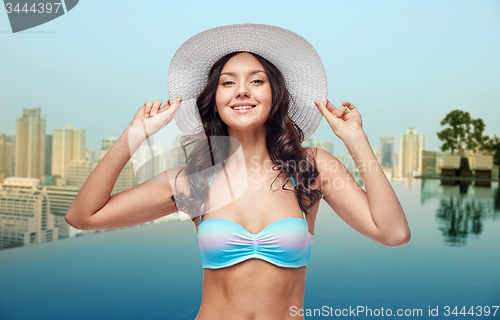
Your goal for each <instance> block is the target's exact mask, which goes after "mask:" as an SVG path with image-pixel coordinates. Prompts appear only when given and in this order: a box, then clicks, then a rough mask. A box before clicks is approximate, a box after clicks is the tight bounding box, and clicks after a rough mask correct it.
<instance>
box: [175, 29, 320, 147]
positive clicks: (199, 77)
mask: <svg viewBox="0 0 500 320" xmlns="http://www.w3.org/2000/svg"><path fill="white" fill-rule="evenodd" d="M236 51H247V52H251V53H256V54H258V55H260V56H261V57H263V58H265V59H267V60H268V61H270V62H272V63H273V64H274V65H275V66H276V67H277V68H278V69H279V70H280V71H281V73H282V74H283V76H284V78H285V83H286V87H287V89H288V91H289V93H290V95H291V101H290V107H289V111H288V114H289V116H290V118H291V119H292V120H293V121H294V122H295V123H296V124H297V125H298V127H299V128H301V129H302V131H303V133H304V140H305V139H307V138H309V137H310V136H311V134H312V133H313V132H314V131H315V130H316V128H317V127H318V126H319V124H320V122H321V118H322V114H321V112H320V111H319V110H318V108H317V107H316V105H315V104H314V101H315V100H321V101H322V102H323V103H325V104H326V99H327V82H326V73H325V69H324V67H323V63H322V62H321V59H320V57H319V55H318V53H317V52H316V50H315V49H314V47H313V46H312V45H311V44H310V43H309V42H307V40H305V39H304V38H302V37H301V36H299V35H298V34H296V33H294V32H292V31H290V30H287V29H283V28H280V27H275V26H270V25H265V24H251V23H244V24H235V25H229V26H223V27H218V28H213V29H209V30H206V31H203V32H201V33H198V34H197V35H195V36H193V37H191V38H189V39H188V40H187V41H186V42H184V43H183V44H182V45H181V46H180V48H179V49H178V50H177V51H176V52H175V54H174V56H173V58H172V61H171V62H170V67H169V70H168V93H169V97H170V98H171V99H172V101H173V99H175V98H177V97H181V98H182V102H181V104H180V105H179V109H178V110H177V111H176V112H175V114H174V118H175V122H176V124H177V127H178V128H179V129H180V130H181V131H182V132H183V133H185V134H188V135H191V134H199V133H201V131H202V128H203V127H202V122H201V117H200V113H199V111H198V107H197V106H196V99H197V98H198V96H199V95H200V93H201V92H202V91H203V89H204V88H205V86H206V84H207V81H208V73H209V71H210V69H211V68H212V66H213V65H214V63H215V62H217V61H218V60H219V59H220V58H222V57H223V56H225V55H226V54H229V53H232V52H236Z"/></svg>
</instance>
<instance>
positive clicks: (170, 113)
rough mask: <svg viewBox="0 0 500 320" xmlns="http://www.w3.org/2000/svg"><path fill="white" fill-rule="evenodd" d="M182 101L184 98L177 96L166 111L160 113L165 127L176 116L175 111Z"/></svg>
mask: <svg viewBox="0 0 500 320" xmlns="http://www.w3.org/2000/svg"><path fill="white" fill-rule="evenodd" d="M181 102H182V98H177V99H176V100H174V102H173V103H172V104H171V105H170V106H169V108H168V109H167V108H165V111H163V112H161V113H158V114H161V117H160V118H161V122H163V126H162V127H161V128H163V127H165V126H166V125H167V124H168V123H170V121H172V119H173V118H174V113H175V112H176V111H177V109H179V105H180V104H181Z"/></svg>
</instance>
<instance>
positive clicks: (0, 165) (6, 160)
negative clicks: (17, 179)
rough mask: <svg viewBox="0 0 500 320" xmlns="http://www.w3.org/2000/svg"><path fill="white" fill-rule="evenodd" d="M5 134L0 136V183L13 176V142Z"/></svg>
mask: <svg viewBox="0 0 500 320" xmlns="http://www.w3.org/2000/svg"><path fill="white" fill-rule="evenodd" d="M9 138H12V137H9V136H7V135H6V134H5V133H3V134H0V183H2V181H3V179H5V178H9V177H12V176H13V175H14V161H13V159H14V154H15V149H14V142H12V141H9Z"/></svg>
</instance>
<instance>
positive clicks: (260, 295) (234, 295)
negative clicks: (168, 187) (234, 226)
mask: <svg viewBox="0 0 500 320" xmlns="http://www.w3.org/2000/svg"><path fill="white" fill-rule="evenodd" d="M269 174H270V173H268V175H269ZM273 174H274V175H273V177H272V178H271V179H269V178H268V179H266V178H264V177H260V176H255V175H253V176H252V177H250V176H249V177H248V183H249V185H248V189H247V190H246V191H245V193H244V194H243V195H242V196H241V197H239V198H237V199H236V200H235V201H234V202H231V203H230V204H228V205H225V206H222V207H221V208H220V209H216V210H213V211H210V210H209V212H208V213H206V214H205V215H203V218H202V221H206V220H208V219H212V218H223V219H228V220H231V221H234V222H236V223H238V224H240V225H241V226H242V227H243V228H245V229H246V230H248V231H249V232H250V233H253V234H257V233H259V232H260V231H262V230H263V229H264V228H265V227H267V226H269V225H270V224H271V223H273V222H276V221H278V220H280V219H283V218H290V217H296V218H300V219H303V214H302V211H301V209H300V206H299V203H298V200H297V196H296V194H295V193H294V192H292V191H286V190H281V184H282V183H283V182H284V181H285V179H286V176H285V174H281V176H280V178H279V179H276V181H275V182H274V183H273V185H272V190H273V191H272V190H271V189H270V186H271V183H272V181H273V180H274V177H275V176H276V175H277V173H273ZM224 185H227V180H226V177H225V175H224V173H223V172H218V173H217V174H216V176H215V178H214V179H213V181H212V185H211V187H210V189H209V202H208V204H209V208H210V207H212V205H214V207H217V205H216V201H219V200H217V199H220V198H224V196H222V197H220V195H221V194H220V192H221V190H222V189H221V188H220V186H224ZM217 186H219V189H218V188H217ZM311 187H312V188H315V189H318V190H319V183H318V182H316V184H315V185H312V186H311ZM285 188H286V189H291V190H293V188H294V187H293V184H292V181H290V180H289V181H288V182H287V184H286V185H285ZM274 190H275V191H274ZM215 193H217V194H215ZM219 207H220V205H219ZM318 207H319V202H318V203H316V204H315V205H314V206H313V207H311V208H310V209H309V210H308V212H309V214H306V220H307V223H308V227H309V232H310V233H311V234H312V235H314V224H315V220H316V215H317V212H318ZM198 219H199V218H196V219H195V220H194V221H193V222H194V224H195V226H196V228H198ZM202 223H203V222H202ZM197 231H198V230H197ZM306 268H307V267H306V266H303V267H299V268H284V267H278V266H276V265H274V264H271V263H269V262H266V261H264V260H261V259H255V258H252V259H248V260H245V261H243V262H241V263H238V264H235V265H232V266H229V267H226V268H220V269H204V273H203V296H202V302H201V307H200V311H199V313H198V315H197V317H196V320H211V319H217V320H223V319H242V320H245V319H248V320H249V319H288V318H289V319H300V318H297V316H293V317H292V316H291V315H290V308H291V307H292V306H296V307H297V309H300V308H302V307H303V300H304V290H305V279H306Z"/></svg>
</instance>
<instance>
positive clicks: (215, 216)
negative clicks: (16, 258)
mask: <svg viewBox="0 0 500 320" xmlns="http://www.w3.org/2000/svg"><path fill="white" fill-rule="evenodd" d="M264 31H265V32H264ZM220 32H223V35H224V37H221V33H220ZM245 32H248V33H245ZM255 33H257V34H258V37H257V38H256V39H251V37H252V35H253V34H255ZM202 34H203V37H202V38H203V39H205V40H206V41H208V42H209V43H212V42H213V41H214V39H223V43H220V46H212V47H209V46H208V45H206V46H201V45H200V44H202V43H204V42H203V41H205V40H200V39H201V38H200V37H193V38H191V39H190V40H188V41H187V42H186V43H187V45H186V43H185V44H184V45H183V46H182V47H181V49H183V51H182V52H184V53H186V52H187V54H188V55H196V54H197V53H196V52H194V50H193V48H196V49H199V48H200V47H202V48H207V52H203V51H202V53H201V54H200V55H199V56H197V57H196V58H193V56H190V57H189V59H177V60H176V58H178V57H179V54H178V53H176V55H175V56H174V59H172V64H171V66H170V70H169V91H170V94H171V96H180V97H181V98H182V99H176V100H174V101H173V102H172V103H171V102H170V101H168V102H167V103H166V104H165V105H164V106H163V107H161V101H160V100H156V101H154V102H151V101H149V102H147V103H145V104H144V105H143V106H142V107H141V108H140V109H139V111H138V112H137V113H136V115H135V117H134V119H133V120H132V122H131V124H130V125H129V127H128V128H127V129H126V130H125V131H124V133H123V134H122V136H121V137H120V138H119V139H118V141H117V142H116V143H115V144H114V145H113V147H112V148H111V149H110V150H109V152H108V153H107V154H106V156H105V157H104V158H103V159H102V160H101V161H100V163H99V164H98V166H97V167H96V168H95V169H94V171H93V172H92V174H91V175H90V176H89V178H88V179H87V181H86V182H85V184H84V185H83V186H82V188H81V190H80V192H79V193H78V195H77V197H76V198H75V201H74V202H73V204H72V206H71V208H70V210H69V211H68V213H67V215H66V221H67V222H68V223H69V224H71V225H72V226H74V227H75V228H79V229H91V230H97V229H101V230H102V229H112V228H121V227H127V226H133V225H137V224H140V223H144V222H147V221H151V220H154V219H157V218H160V217H162V216H165V215H167V214H170V213H173V212H176V211H177V210H178V209H180V210H182V211H184V212H186V213H188V214H189V215H190V216H191V217H192V218H193V222H194V224H195V226H196V228H197V232H198V243H199V245H200V253H201V258H202V263H203V267H204V277H203V296H202V302H201V307H200V311H199V313H198V315H197V317H196V319H197V320H209V319H297V318H299V319H303V318H302V317H297V316H295V315H296V314H295V313H294V312H292V310H298V309H301V308H302V307H303V306H302V305H303V299H304V288H305V276H306V268H307V263H308V261H309V255H310V252H311V246H312V241H313V237H314V224H315V219H316V214H317V211H318V207H319V200H320V199H321V198H323V199H324V200H325V201H326V202H327V203H328V204H329V205H330V207H331V208H332V209H333V210H334V211H335V212H336V213H337V214H338V215H339V216H340V217H341V218H342V219H343V220H344V221H345V222H346V223H348V224H349V225H350V226H352V227H353V228H354V229H355V230H357V231H358V232H359V233H361V234H363V235H365V236H366V237H369V238H371V239H373V240H374V241H377V242H379V243H381V244H384V245H387V246H401V245H404V244H406V243H407V242H408V241H409V239H410V230H409V227H408V224H407V221H406V218H405V215H404V212H403V210H402V208H401V205H400V203H399V201H398V199H397V197H396V195H395V194H394V191H393V190H392V187H391V185H390V183H389V182H388V180H387V178H386V177H385V175H384V172H383V171H382V169H381V168H380V165H379V164H378V162H377V160H376V158H375V156H374V154H373V152H372V148H371V147H370V145H369V142H368V139H367V138H366V135H365V134H364V132H363V129H362V123H361V116H360V113H359V112H358V111H357V109H356V107H355V106H354V105H353V104H351V103H349V102H344V103H342V105H341V106H340V107H339V108H336V107H335V106H333V105H332V104H331V103H330V102H329V101H327V103H326V104H325V103H324V102H322V101H321V98H324V97H323V96H321V92H320V93H318V92H314V93H312V95H318V96H317V97H316V98H315V99H314V100H316V99H318V100H316V101H314V100H313V99H311V97H310V96H309V95H310V92H311V91H314V90H315V89H317V88H318V87H321V85H323V84H324V85H325V87H326V78H325V79H323V78H324V77H323V78H322V77H321V74H319V75H315V74H314V73H315V72H316V71H317V70H318V69H317V68H316V69H315V67H314V66H313V67H311V65H314V62H311V63H310V62H309V59H311V60H313V59H314V54H315V51H314V49H311V48H312V47H311V46H310V45H309V44H308V43H307V42H306V41H305V40H304V39H303V38H301V37H300V36H298V35H296V34H291V33H290V32H289V31H287V30H284V29H281V28H276V27H272V26H263V25H248V24H245V25H235V26H227V27H221V28H216V29H211V30H208V31H206V32H204V33H202ZM231 37H233V38H234V39H236V40H235V41H234V42H231V41H230V40H228V39H232V38H231ZM287 37H289V38H287ZM242 39H243V40H244V41H243V43H244V45H241V44H240V42H241V41H242ZM276 39H278V40H279V41H281V42H283V43H285V44H286V43H291V44H293V45H292V46H290V48H289V49H290V50H289V51H286V50H287V49H286V48H285V47H283V46H281V45H280V46H273V45H261V44H263V43H266V41H275V40H276ZM283 39H286V40H287V41H282V40H283ZM191 40H192V41H191ZM251 45H256V47H252V46H251ZM214 47H215V48H219V47H221V48H222V47H224V49H223V50H222V49H215V51H217V53H216V54H215V55H213V57H216V58H217V60H215V63H214V62H213V57H212V58H206V56H210V54H211V52H210V50H212V49H210V48H214ZM187 48H188V49H187ZM244 48H252V49H251V50H244ZM181 49H179V50H181ZM226 49H231V50H229V52H227V51H228V50H226ZM198 51H199V50H198ZM247 51H252V53H249V52H247ZM299 51H300V52H302V53H296V52H299ZM274 54H276V55H274ZM279 54H284V56H282V57H281V58H280V57H279ZM295 54H304V57H308V58H304V57H301V58H300V59H289V57H290V55H292V57H293V55H295ZM181 56H182V55H181ZM263 56H265V57H267V58H265V57H263ZM295 57H296V56H295ZM270 60H273V61H270ZM187 61H188V62H187ZM193 61H195V62H196V61H201V62H203V63H205V64H210V65H211V67H210V69H209V70H206V72H205V71H199V70H197V71H195V72H194V73H193V75H192V76H186V75H185V72H188V71H186V70H187V68H186V66H189V65H190V64H194V62H193ZM284 61H285V62H284ZM287 61H289V62H287ZM301 62H304V63H302V64H301ZM278 65H280V67H278ZM179 66H181V67H180V68H177V67H179ZM182 67H183V68H182ZM321 67H322V65H321ZM177 69H179V70H182V71H181V72H179V73H177V74H176V71H175V70H177ZM202 69H203V68H202ZM203 70H204V69H203ZM311 70H313V71H311ZM171 71H172V72H171ZM283 71H284V72H283ZM204 72H205V73H204ZM300 72H305V75H306V76H304V75H299V74H300ZM198 73H200V74H201V76H200V75H197V74H198ZM179 74H180V75H181V77H183V78H179V77H178V75H179ZM315 76H316V78H314V77H315ZM193 77H194V78H195V79H194V80H193ZM196 77H198V78H196ZM294 77H295V78H297V79H299V80H297V81H298V83H293V80H291V79H295V78H294ZM197 79H202V80H204V82H202V83H201V84H200V83H198V84H196V83H197V82H196V80H197ZM300 79H302V80H300ZM318 79H319V80H318ZM175 80H178V81H177V82H175ZM183 81H185V82H186V83H190V85H189V86H188V85H186V84H185V83H184V84H182V85H180V87H179V88H181V89H182V88H184V89H185V88H188V89H187V91H186V92H183V93H181V94H178V93H176V90H177V89H176V88H174V85H171V82H172V83H175V84H178V83H179V82H181V83H182V82H183ZM314 81H319V82H317V83H314ZM311 83H312V84H311ZM318 84H319V85H318ZM192 88H194V89H192ZM181 89H179V91H182V90H181ZM304 89H305V90H304ZM190 90H193V91H194V95H195V97H196V99H194V100H193V99H192V95H193V92H191V91H190ZM197 90H198V91H197ZM301 90H302V91H301ZM179 91H177V92H179ZM319 91H321V90H319ZM324 94H325V96H326V91H325V92H324ZM183 95H184V96H183ZM186 97H187V98H188V99H186ZM304 97H305V98H304ZM301 99H302V100H301ZM304 99H305V101H306V103H302V102H301V101H303V100H304ZM308 99H311V101H309V100H308ZM186 100H187V101H186ZM181 101H183V102H182V103H187V104H186V105H185V106H184V107H183V106H182V105H181ZM189 101H191V102H189ZM307 101H309V102H307ZM189 103H191V106H193V107H194V108H196V110H195V111H198V112H199V116H200V117H199V119H198V120H199V121H198V122H196V118H193V117H191V118H190V117H189V115H191V116H192V114H193V113H192V112H193V110H191V114H190V111H189V110H190V108H189V106H190V104H189ZM309 103H311V104H312V103H315V104H316V109H314V110H313V109H312V108H309V107H308V106H309ZM318 110H319V111H318ZM183 112H184V113H183ZM316 114H319V116H320V117H321V115H322V116H324V117H325V118H326V119H327V121H328V123H329V124H330V126H331V128H332V130H333V132H334V133H335V135H337V137H339V138H340V139H341V140H342V141H343V142H344V143H345V145H346V147H347V149H348V150H349V152H350V153H351V155H352V157H353V159H354V161H355V162H356V164H357V165H358V169H359V171H360V173H361V177H362V178H363V180H364V183H365V186H366V192H365V191H363V190H362V189H361V188H360V187H359V186H358V185H357V183H356V182H355V180H354V179H353V177H352V176H351V175H350V173H349V172H348V171H347V170H345V167H344V166H343V165H342V164H341V163H340V162H339V161H338V160H337V159H336V158H335V157H334V156H332V155H331V154H329V153H328V152H327V151H325V150H322V149H316V148H303V147H302V146H301V142H302V141H303V140H304V139H305V138H306V137H308V136H310V134H311V133H312V132H313V131H314V129H315V128H316V127H317V125H318V124H319V121H316V120H317V119H318V118H317V117H316V118H315V115H316ZM174 115H175V116H176V121H177V125H178V126H179V127H180V128H181V130H183V131H184V132H185V133H190V135H189V136H187V137H186V138H185V140H184V141H183V147H184V149H185V151H186V150H187V145H189V144H193V145H194V146H195V147H194V149H193V150H192V151H191V152H190V154H189V155H187V151H186V155H187V163H186V166H182V167H177V168H173V169H170V170H167V171H166V172H164V173H162V174H160V175H158V176H156V177H154V178H152V179H150V180H149V181H147V182H148V183H142V184H140V185H138V186H136V187H134V188H132V189H130V190H126V191H124V192H121V193H118V194H115V195H113V196H110V194H111V190H112V188H113V185H114V183H115V181H116V179H117V177H118V174H119V173H120V171H121V169H122V168H123V167H124V166H125V164H126V163H127V162H128V161H129V159H130V156H131V154H133V153H134V152H135V150H137V148H138V146H139V145H140V144H141V143H142V142H144V141H145V139H146V138H147V137H148V136H150V135H153V134H154V133H156V132H157V131H158V130H160V129H161V128H162V127H164V126H165V125H166V124H168V123H169V122H170V121H171V120H172V119H173V117H174ZM304 119H306V120H307V121H302V120H304ZM320 119H321V118H319V120H320ZM203 136H204V137H205V139H203ZM214 136H216V137H218V138H222V139H214ZM224 137H226V138H227V139H224ZM181 173H182V174H181ZM155 182H157V183H155ZM273 185H274V186H278V188H274V189H273ZM241 186H243V187H241ZM300 211H302V212H300Z"/></svg>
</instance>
